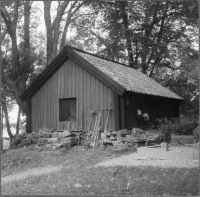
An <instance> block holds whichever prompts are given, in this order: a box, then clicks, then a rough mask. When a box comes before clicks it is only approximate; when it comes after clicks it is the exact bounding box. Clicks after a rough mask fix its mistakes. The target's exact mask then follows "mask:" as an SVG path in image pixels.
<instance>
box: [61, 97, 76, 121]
mask: <svg viewBox="0 0 200 197" xmlns="http://www.w3.org/2000/svg"><path fill="white" fill-rule="evenodd" d="M70 100H74V101H75V107H76V109H75V120H71V117H70V120H63V118H62V101H70ZM58 110H59V113H58V114H59V117H58V120H59V122H76V121H77V98H76V97H68V98H59V107H58ZM69 113H70V112H69Z"/></svg>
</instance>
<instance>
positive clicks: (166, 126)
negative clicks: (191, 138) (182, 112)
mask: <svg viewBox="0 0 200 197" xmlns="http://www.w3.org/2000/svg"><path fill="white" fill-rule="evenodd" d="M157 121H158V122H159V125H158V130H159V131H160V132H161V133H162V136H163V138H164V140H165V142H170V140H171V134H175V135H193V130H194V129H195V128H196V127H198V125H199V116H198V115H190V116H188V115H187V116H182V117H179V118H171V119H167V118H162V119H158V120H157Z"/></svg>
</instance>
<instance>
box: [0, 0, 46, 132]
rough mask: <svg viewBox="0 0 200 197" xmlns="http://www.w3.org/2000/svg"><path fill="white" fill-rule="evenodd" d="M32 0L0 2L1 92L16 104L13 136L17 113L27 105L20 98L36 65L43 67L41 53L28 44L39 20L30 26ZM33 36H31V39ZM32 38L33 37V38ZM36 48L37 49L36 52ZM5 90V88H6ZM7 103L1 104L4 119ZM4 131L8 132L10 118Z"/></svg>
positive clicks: (30, 79)
mask: <svg viewBox="0 0 200 197" xmlns="http://www.w3.org/2000/svg"><path fill="white" fill-rule="evenodd" d="M32 4H33V1H19V0H16V1H2V8H1V16H2V18H3V21H2V22H3V23H2V27H3V28H2V30H3V33H2V48H3V50H2V71H3V75H2V82H3V85H2V89H3V91H4V92H7V93H8V94H7V95H5V98H3V100H4V101H6V100H7V96H9V97H12V98H13V99H14V100H15V101H16V103H17V104H18V105H19V113H18V120H17V124H16V125H17V126H16V133H19V126H18V125H19V122H20V113H21V112H22V113H25V114H26V106H25V103H23V102H22V101H21V99H20V95H21V94H22V93H23V91H24V90H25V89H26V88H27V86H28V85H29V84H30V83H31V81H32V80H34V78H35V77H36V75H35V66H37V65H38V64H39V65H42V64H44V61H43V59H44V58H43V55H44V53H42V52H41V50H42V49H41V50H38V49H37V47H35V46H34V44H35V42H33V44H32V43H30V36H32V34H33V31H32V30H33V29H34V28H35V26H37V25H38V21H36V20H35V21H34V22H33V23H32V24H30V15H31V11H34V9H31V8H32ZM32 37H33V36H32ZM34 39H35V38H34ZM36 49H37V50H36ZM5 88H6V89H5ZM7 108H8V106H7V102H4V113H5V116H7V112H6V110H7ZM6 120H7V129H8V132H9V123H8V122H9V119H8V118H6Z"/></svg>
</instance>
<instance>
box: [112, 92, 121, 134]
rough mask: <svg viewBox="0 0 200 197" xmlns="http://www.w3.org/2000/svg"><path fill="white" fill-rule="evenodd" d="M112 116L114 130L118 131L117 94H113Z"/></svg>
mask: <svg viewBox="0 0 200 197" xmlns="http://www.w3.org/2000/svg"><path fill="white" fill-rule="evenodd" d="M113 115H114V125H113V126H114V128H113V129H114V130H119V121H120V120H119V100H118V94H117V93H115V92H113Z"/></svg>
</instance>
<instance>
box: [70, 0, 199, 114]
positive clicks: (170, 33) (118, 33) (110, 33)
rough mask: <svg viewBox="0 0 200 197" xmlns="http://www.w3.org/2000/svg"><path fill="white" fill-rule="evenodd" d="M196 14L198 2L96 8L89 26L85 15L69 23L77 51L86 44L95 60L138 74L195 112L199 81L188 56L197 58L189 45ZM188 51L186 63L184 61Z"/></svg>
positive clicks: (97, 5)
mask: <svg viewBox="0 0 200 197" xmlns="http://www.w3.org/2000/svg"><path fill="white" fill-rule="evenodd" d="M197 8H198V6H197V1H192V2H188V1H180V2H177V1H176V2H172V1H171V2H170V1H163V2H159V1H152V2H145V1H143V2H141V1H139V2H137V1H125V2H124V1H116V2H95V3H93V4H92V7H91V9H92V11H93V12H94V13H95V11H97V10H98V12H97V16H96V17H94V16H93V17H92V20H91V19H90V18H91V15H89V16H88V17H82V18H79V20H77V21H76V22H74V23H73V26H74V28H76V29H77V32H78V34H77V36H76V38H75V39H74V40H75V41H74V42H78V44H79V45H80V43H81V42H82V41H83V40H84V43H82V45H84V46H87V48H86V47H84V48H85V49H86V50H89V47H90V46H91V45H92V42H93V43H95V44H97V46H98V47H97V48H96V53H97V54H98V55H101V56H103V57H106V58H109V59H112V60H117V61H119V62H122V63H126V64H127V65H129V66H130V67H134V68H137V69H138V70H140V71H141V72H143V73H144V74H146V75H148V76H150V77H152V78H154V79H155V80H156V81H158V82H160V83H161V84H163V85H165V86H167V87H169V88H170V89H172V90H174V91H175V92H177V93H178V94H180V95H181V96H183V97H184V98H185V101H186V100H187V101H186V102H185V107H186V106H187V107H186V108H188V109H189V108H190V109H191V108H193V109H194V105H195V104H194V103H195V99H198V90H197V85H198V83H197V79H198V76H197V75H192V76H191V75H189V72H190V73H191V71H193V70H194V68H197V63H196V62H197V59H196V58H193V59H192V58H191V57H190V55H189V52H190V53H191V54H196V52H195V50H193V46H192V45H193V43H194V42H198V39H197V36H195V34H196V32H197V31H198V27H197V20H198V9H197ZM91 24H92V25H91ZM93 24H96V25H93ZM91 26H92V27H93V28H90V27H91ZM91 38H92V39H91ZM74 42H73V44H74ZM183 51H184V53H183ZM186 51H187V52H188V53H187V55H186V57H187V58H183V57H184V55H183V54H186ZM181 54H182V55H181ZM195 57H198V55H195ZM186 59H187V61H186ZM188 61H190V62H188ZM180 62H181V63H180ZM186 62H188V64H189V65H190V66H186V65H188V64H186ZM191 62H193V63H192V64H191ZM195 70H196V69H195ZM194 73H198V72H194ZM191 77H192V78H193V80H194V81H195V84H192V83H191V81H193V80H191ZM184 84H187V90H186V88H185V85H184ZM191 99H193V101H192V102H193V104H192V102H191V101H190V100H191ZM192 106H193V107H192ZM183 111H186V110H183Z"/></svg>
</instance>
